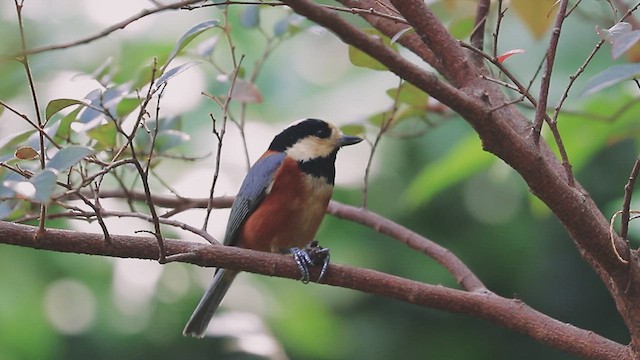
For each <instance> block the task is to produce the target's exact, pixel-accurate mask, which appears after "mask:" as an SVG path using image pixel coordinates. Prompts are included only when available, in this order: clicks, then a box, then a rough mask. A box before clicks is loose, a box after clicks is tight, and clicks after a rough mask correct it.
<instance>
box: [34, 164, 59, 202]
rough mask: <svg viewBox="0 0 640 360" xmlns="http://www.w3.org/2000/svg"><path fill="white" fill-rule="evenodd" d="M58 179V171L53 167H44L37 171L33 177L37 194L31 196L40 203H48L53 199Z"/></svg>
mask: <svg viewBox="0 0 640 360" xmlns="http://www.w3.org/2000/svg"><path fill="white" fill-rule="evenodd" d="M57 179H58V175H57V172H56V171H55V170H52V169H43V170H42V171H41V172H39V173H37V174H36V175H35V176H33V177H32V178H31V179H29V183H31V184H32V185H33V186H34V188H35V194H33V195H32V196H30V198H31V199H32V200H35V201H37V202H40V203H48V202H49V200H51V195H52V194H53V189H55V186H56V180H57Z"/></svg>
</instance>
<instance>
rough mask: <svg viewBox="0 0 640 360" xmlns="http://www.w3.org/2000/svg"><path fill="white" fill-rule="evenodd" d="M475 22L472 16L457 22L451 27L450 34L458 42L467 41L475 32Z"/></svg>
mask: <svg viewBox="0 0 640 360" xmlns="http://www.w3.org/2000/svg"><path fill="white" fill-rule="evenodd" d="M474 22H475V20H474V18H473V17H472V16H471V17H465V18H462V19H458V20H455V21H454V22H452V23H451V25H449V32H450V33H451V35H453V37H454V38H456V39H458V40H463V39H466V38H467V37H469V35H471V32H472V31H473V27H474Z"/></svg>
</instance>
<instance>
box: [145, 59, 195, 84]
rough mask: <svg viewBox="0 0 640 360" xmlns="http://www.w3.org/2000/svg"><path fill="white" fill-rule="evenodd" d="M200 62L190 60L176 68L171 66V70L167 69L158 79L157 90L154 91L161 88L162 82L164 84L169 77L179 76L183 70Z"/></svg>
mask: <svg viewBox="0 0 640 360" xmlns="http://www.w3.org/2000/svg"><path fill="white" fill-rule="evenodd" d="M198 64H200V62H199V61H189V62H187V63H184V64H182V65H178V66H176V67H174V68H171V69H170V70H168V71H166V72H165V73H164V74H162V76H160V77H159V78H158V80H157V81H156V83H155V90H154V91H157V90H158V89H159V88H160V86H162V84H164V83H166V82H167V81H169V79H171V78H173V77H175V76H177V75H178V74H180V73H182V72H183V71H185V70H187V69H189V68H190V67H192V66H195V65H198Z"/></svg>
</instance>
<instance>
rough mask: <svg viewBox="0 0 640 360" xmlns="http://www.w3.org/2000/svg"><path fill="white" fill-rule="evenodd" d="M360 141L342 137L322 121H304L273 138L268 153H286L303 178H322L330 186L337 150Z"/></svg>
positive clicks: (330, 125) (339, 132)
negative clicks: (303, 175)
mask: <svg viewBox="0 0 640 360" xmlns="http://www.w3.org/2000/svg"><path fill="white" fill-rule="evenodd" d="M360 141H362V138H360V137H357V136H346V135H343V134H342V131H340V129H338V128H337V127H336V126H335V125H333V124H330V123H328V122H326V121H323V120H318V119H304V120H299V121H296V122H294V123H293V124H291V125H289V126H288V127H287V128H286V129H284V130H283V131H282V132H281V133H280V134H278V135H276V137H275V138H274V139H273V141H272V142H271V145H270V146H269V150H272V151H279V152H284V153H286V154H287V156H289V157H291V158H293V159H295V160H296V161H298V163H299V164H300V168H301V169H302V170H303V171H304V172H306V173H307V174H310V175H314V176H319V177H324V178H326V179H327V180H328V182H330V183H331V184H333V178H334V176H335V167H334V163H335V159H336V154H337V153H338V150H339V149H340V148H341V147H342V146H347V145H353V144H357V143H359V142H360Z"/></svg>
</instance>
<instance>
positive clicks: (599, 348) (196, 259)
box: [0, 221, 632, 360]
mask: <svg viewBox="0 0 640 360" xmlns="http://www.w3.org/2000/svg"><path fill="white" fill-rule="evenodd" d="M36 229H37V228H35V227H32V226H27V225H18V224H12V223H7V222H3V221H0V243H5V244H10V245H17V246H24V247H31V248H35V249H45V250H52V251H59V252H70V253H79V254H90V255H102V256H112V257H123V258H141V259H157V258H158V256H159V253H158V246H157V242H156V239H155V238H153V237H137V236H124V235H113V236H112V238H111V242H110V243H109V244H108V243H106V242H105V241H104V239H103V237H102V235H101V234H92V233H81V232H74V231H66V230H57V229H47V231H46V233H45V234H44V236H42V237H41V238H39V239H37V240H35V238H34V234H35V231H36ZM165 246H166V252H167V255H168V256H169V257H170V258H172V259H180V260H179V261H183V262H187V263H191V264H196V265H200V266H220V267H225V268H229V269H235V270H241V271H248V272H252V273H259V274H264V275H268V276H278V277H285V278H290V279H297V278H299V275H300V274H299V271H298V269H297V266H296V264H295V262H294V261H292V259H291V258H290V257H288V256H283V255H279V254H271V253H265V252H259V251H252V250H246V249H240V248H236V247H229V246H217V245H214V246H211V245H207V244H201V243H195V242H189V241H180V240H171V239H165ZM312 273H313V276H318V274H319V270H318V269H313V272H312ZM322 283H324V284H327V285H332V286H338V287H343V288H349V289H353V290H359V291H363V292H366V293H370V294H375V295H380V296H384V297H388V298H392V299H396V300H399V301H403V302H406V303H410V304H414V305H418V306H423V307H427V308H435V309H439V310H444V311H448V312H453V313H460V314H466V315H470V316H474V317H477V318H480V319H484V320H487V321H490V322H492V323H495V324H497V325H500V326H503V327H505V328H507V329H510V330H513V331H517V332H520V333H523V334H525V335H528V336H530V337H531V338H533V339H535V340H537V341H539V342H541V343H543V344H546V345H549V346H552V347H555V348H558V349H561V350H564V351H567V352H569V353H573V354H576V355H579V356H583V357H585V358H590V359H618V360H626V359H632V357H631V353H630V350H629V348H628V347H627V346H624V345H621V344H618V343H616V342H614V341H611V340H609V339H606V338H604V337H602V336H600V335H597V334H595V333H593V332H591V331H587V330H583V329H580V328H577V327H575V326H572V325H569V324H566V323H562V322H560V321H557V320H555V319H553V318H550V317H548V316H546V315H544V314H542V313H540V312H538V311H536V310H534V309H532V308H530V307H529V306H527V305H526V304H524V303H523V302H522V301H520V300H517V299H508V298H504V297H501V296H498V295H495V294H493V293H490V292H466V291H461V290H454V289H449V288H446V287H443V286H436V285H428V284H423V283H420V282H417V281H412V280H407V279H403V278H400V277H397V276H393V275H389V274H384V273H381V272H378V271H374V270H367V269H359V268H353V267H350V266H344V265H330V267H329V269H328V272H327V274H326V276H325V277H324V278H323V280H322Z"/></svg>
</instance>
